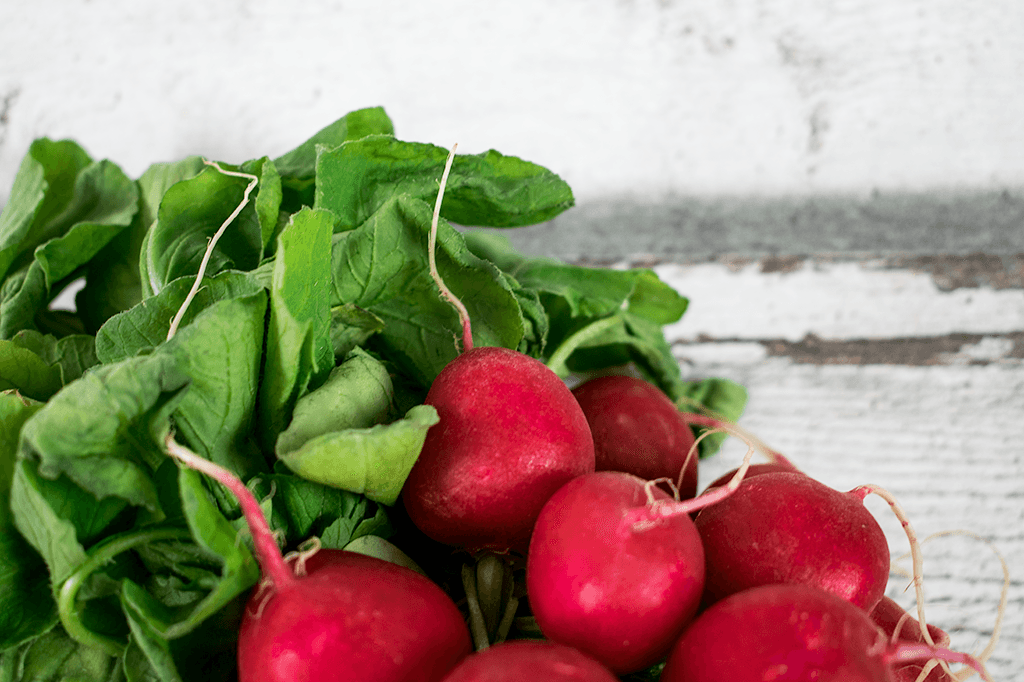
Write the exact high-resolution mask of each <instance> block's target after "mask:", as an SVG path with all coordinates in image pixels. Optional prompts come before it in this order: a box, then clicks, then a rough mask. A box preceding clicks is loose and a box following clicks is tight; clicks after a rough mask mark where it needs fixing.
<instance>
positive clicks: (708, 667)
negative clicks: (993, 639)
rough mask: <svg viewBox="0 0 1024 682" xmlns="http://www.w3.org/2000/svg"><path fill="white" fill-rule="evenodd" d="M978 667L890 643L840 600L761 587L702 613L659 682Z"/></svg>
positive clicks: (842, 679)
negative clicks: (913, 666)
mask: <svg viewBox="0 0 1024 682" xmlns="http://www.w3.org/2000/svg"><path fill="white" fill-rule="evenodd" d="M931 658H938V659H941V660H945V661H949V662H958V663H965V664H967V665H969V666H970V667H972V668H974V669H975V670H977V671H978V672H980V673H981V675H982V677H983V678H984V679H985V680H989V682H991V678H990V677H989V676H988V674H987V673H986V672H985V669H984V666H983V665H982V664H981V663H979V662H978V661H977V660H975V659H973V658H971V657H970V656H967V655H965V654H960V653H957V652H954V651H950V650H949V649H945V648H943V647H937V646H931V645H927V644H920V643H911V642H892V641H890V638H889V637H888V636H887V635H886V634H885V633H884V632H882V630H880V629H879V628H878V627H877V626H876V625H875V624H874V623H873V622H872V621H871V618H870V617H869V616H868V614H867V613H866V612H865V611H864V610H863V609H860V608H858V607H856V606H854V605H853V604H851V603H850V602H848V601H847V600H845V599H843V598H841V597H838V596H836V595H835V594H832V593H831V592H826V591H825V590H822V589H820V588H817V587H812V586H810V585H801V584H775V585H763V586H760V587H755V588H751V589H748V590H744V591H742V592H738V593H736V594H733V595H731V596H729V597H727V598H725V599H723V600H721V601H719V602H717V603H715V604H714V605H713V606H711V607H710V608H709V609H707V610H706V611H704V612H703V613H701V615H699V616H698V617H697V618H696V619H695V620H694V621H693V623H691V624H690V626H689V627H688V628H687V629H686V632H685V633H684V634H683V636H682V637H680V639H679V641H678V642H677V643H676V644H675V645H674V646H673V647H672V650H671V652H670V653H669V656H668V661H667V663H666V665H665V669H664V670H663V672H662V676H661V680H662V682H720V680H730V682H765V680H777V681H779V682H782V681H785V682H894V681H895V679H896V678H895V677H894V676H893V669H894V666H897V665H901V664H904V663H907V662H910V661H926V660H929V659H931Z"/></svg>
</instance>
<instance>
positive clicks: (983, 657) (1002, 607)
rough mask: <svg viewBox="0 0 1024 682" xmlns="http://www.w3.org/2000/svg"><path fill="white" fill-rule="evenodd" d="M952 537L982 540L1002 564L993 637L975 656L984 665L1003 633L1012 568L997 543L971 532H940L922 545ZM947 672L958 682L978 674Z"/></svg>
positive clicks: (898, 569)
mask: <svg viewBox="0 0 1024 682" xmlns="http://www.w3.org/2000/svg"><path fill="white" fill-rule="evenodd" d="M950 535H964V536H967V537H971V538H974V539H975V540H981V541H982V542H984V543H985V544H987V545H988V546H989V549H991V550H992V552H993V553H994V554H995V555H996V558H997V559H999V563H1000V565H1001V566H1002V569H1003V587H1002V591H1001V593H1000V596H999V609H998V610H997V612H996V622H995V624H994V625H993V626H992V636H991V637H989V640H988V643H987V644H986V645H985V648H984V649H982V651H981V653H980V654H977V655H976V656H974V658H975V659H977V660H978V661H979V662H980V663H982V664H984V663H985V662H986V661H987V660H988V659H989V657H990V656H991V655H992V652H993V651H994V650H995V648H996V644H997V643H998V642H999V635H1000V633H1001V632H1002V627H1003V616H1004V615H1005V614H1006V607H1007V605H1008V604H1009V599H1010V568H1009V566H1008V565H1007V563H1006V559H1005V558H1004V557H1003V555H1002V553H1001V552H1000V551H999V549H998V548H997V547H996V546H995V543H993V542H992V541H991V540H989V539H988V538H985V537H982V536H981V535H978V534H977V533H974V532H971V531H969V530H944V531H939V532H937V533H932V534H931V535H929V536H928V537H926V538H925V539H923V540H921V543H920V544H922V545H923V544H924V543H926V542H928V541H930V540H933V539H935V538H937V537H945V536H950ZM907 557H908V554H903V555H901V556H899V557H897V559H896V560H897V561H899V560H901V559H906V558H907ZM892 568H893V572H894V573H897V574H898V575H906V571H905V570H903V569H902V567H900V566H899V565H898V564H896V563H895V562H894V563H893V566H892ZM929 669H930V668H929ZM947 672H949V673H950V674H951V675H952V676H953V677H954V678H955V679H956V680H959V681H960V682H963V680H966V679H968V678H970V677H973V676H974V674H975V673H976V671H975V670H973V669H972V668H969V667H968V668H964V669H963V670H960V671H959V672H956V673H953V672H952V671H949V670H948V668H947ZM919 679H920V678H919Z"/></svg>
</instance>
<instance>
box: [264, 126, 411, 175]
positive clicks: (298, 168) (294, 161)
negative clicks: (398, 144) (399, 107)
mask: <svg viewBox="0 0 1024 682" xmlns="http://www.w3.org/2000/svg"><path fill="white" fill-rule="evenodd" d="M394 132H395V129H394V126H393V125H392V123H391V119H389V118H388V115H387V114H385V113H384V109H383V108H382V107H373V108H369V109H359V110H356V111H353V112H350V113H348V114H345V115H344V116H342V117H341V118H340V119H338V120H337V121H335V122H334V123H332V124H330V125H329V126H326V127H324V128H322V129H321V130H320V131H319V132H317V133H316V134H315V135H313V137H311V138H309V139H308V140H306V141H305V142H303V143H302V144H301V145H299V146H298V147H296V148H295V149H293V150H292V151H290V152H288V153H287V154H285V155H283V156H279V157H278V158H276V159H274V165H275V166H277V171H278V173H280V174H281V177H282V178H285V179H286V181H288V182H290V183H291V184H296V183H297V182H299V181H312V179H313V176H314V174H315V172H316V155H317V147H319V146H323V147H326V148H328V149H334V148H335V147H337V146H338V145H340V144H341V143H342V142H347V141H348V140H358V139H360V138H362V137H366V136H368V135H393V134H394Z"/></svg>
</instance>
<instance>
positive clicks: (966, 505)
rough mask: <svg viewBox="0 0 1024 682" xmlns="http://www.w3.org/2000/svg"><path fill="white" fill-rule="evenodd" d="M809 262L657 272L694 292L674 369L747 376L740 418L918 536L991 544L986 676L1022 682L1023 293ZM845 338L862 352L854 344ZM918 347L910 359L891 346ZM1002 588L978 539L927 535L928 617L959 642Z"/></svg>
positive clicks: (894, 529)
mask: <svg viewBox="0 0 1024 682" xmlns="http://www.w3.org/2000/svg"><path fill="white" fill-rule="evenodd" d="M813 260H814V259H811V260H808V261H803V260H801V261H800V262H798V263H792V264H791V266H790V267H788V268H782V269H778V268H775V267H773V266H772V265H771V262H770V261H766V260H761V261H756V260H755V261H746V262H744V263H742V264H740V265H737V264H736V263H732V264H729V263H697V264H693V263H691V264H662V265H659V266H657V267H656V270H657V271H658V273H659V274H660V275H661V276H662V277H663V278H664V279H665V280H666V281H668V282H670V283H672V284H673V285H675V286H677V288H679V289H680V290H681V291H683V292H685V293H687V294H688V295H691V296H692V298H693V303H692V307H691V309H690V310H689V311H688V312H687V314H686V315H685V316H684V318H683V322H682V323H680V324H679V325H675V326H673V327H672V328H670V330H669V332H670V337H671V339H672V341H673V342H674V345H673V350H674V352H675V354H676V355H677V357H678V358H679V360H680V363H681V365H682V367H683V368H684V372H685V373H686V374H687V375H689V376H692V377H703V376H724V377H728V378H731V379H733V380H735V381H738V382H740V383H742V384H743V385H745V386H746V387H747V389H748V391H749V393H750V402H749V404H748V408H747V410H746V413H745V414H744V416H743V418H742V419H741V424H743V425H744V426H745V427H747V428H749V429H750V430H752V431H753V432H755V433H757V434H758V435H759V436H761V437H762V438H764V439H765V440H766V441H767V442H768V443H769V444H771V445H772V446H774V447H776V448H778V449H779V450H780V451H782V452H783V453H785V454H786V455H787V456H789V457H791V458H792V459H793V460H794V462H795V463H797V464H798V466H800V467H801V468H803V469H804V470H805V471H807V473H809V474H810V475H812V476H815V477H816V478H818V479H820V480H822V481H823V482H825V483H827V484H829V485H831V486H833V487H835V488H837V489H839V490H848V489H851V488H853V487H855V486H857V485H860V484H864V483H873V484H877V485H880V486H882V487H884V488H886V489H887V490H889V491H890V492H892V493H893V494H894V495H895V496H896V498H897V499H898V500H899V501H900V503H901V504H902V506H903V507H904V508H905V510H906V512H907V514H908V515H909V517H910V519H911V522H912V523H913V525H914V527H915V529H916V530H917V532H918V534H919V535H920V536H921V537H926V536H928V535H930V534H932V533H936V532H940V531H947V530H954V529H960V530H966V531H970V532H972V533H976V534H979V535H980V536H982V537H983V538H985V539H986V540H988V541H989V542H991V543H993V544H994V546H995V547H996V548H998V550H999V551H1000V552H1001V553H1002V555H1003V556H1004V557H1005V558H1006V560H1007V562H1008V564H1009V566H1010V570H1011V571H1012V573H1013V582H1012V586H1011V591H1010V595H1009V605H1008V608H1007V612H1006V620H1005V622H1004V624H1003V629H1002V637H1001V640H1000V642H999V644H998V646H997V648H996V650H995V653H994V654H993V656H992V658H991V659H990V661H989V669H990V673H991V674H992V676H993V678H994V679H996V680H1004V681H1006V680H1021V679H1024V581H1022V579H1021V575H1022V570H1024V360H1022V359H1021V358H1020V357H1019V353H1017V349H1018V348H1019V346H1018V344H1019V341H1020V337H1021V332H1022V331H1024V290H1022V289H1021V288H1019V287H1017V286H1009V285H1008V286H1004V287H1002V288H996V287H994V286H956V285H953V286H943V287H941V288H940V286H939V284H937V283H936V282H937V280H936V278H935V277H934V276H933V274H931V273H928V272H920V271H918V272H914V271H912V270H904V269H894V268H892V267H889V266H885V265H884V264H880V263H879V262H877V261H868V262H863V263H858V262H850V261H845V262H841V263H832V262H827V261H828V259H818V260H817V261H816V262H812V261H813ZM766 266H767V267H766ZM1004 283H1005V282H1004ZM947 284H949V280H948V279H947ZM944 289H945V290H944ZM965 330H969V331H971V334H963V333H962V332H963V331H965ZM809 334H814V335H818V336H816V337H811V338H817V339H818V343H819V349H818V350H819V351H821V352H819V353H818V354H813V353H808V352H807V338H808V335H809ZM972 334H973V335H972ZM894 337H903V339H904V340H903V341H900V342H896V343H894V342H893V341H892V339H893V338H894ZM855 340H856V343H855V345H857V347H858V348H859V349H860V353H859V354H854V353H851V351H850V347H851V344H852V343H854V342H855ZM915 344H917V345H918V346H919V347H918V351H919V352H917V353H908V352H904V351H900V352H893V349H894V348H901V347H906V346H914V345H915ZM1015 355H1017V356H1016V357H1015ZM743 452H744V448H743V447H742V446H741V445H740V444H738V443H736V442H731V443H729V444H728V445H727V447H726V448H724V449H723V451H722V452H721V453H719V454H718V455H717V456H715V457H713V458H711V459H709V460H705V461H704V462H703V463H702V465H703V467H702V470H701V480H702V481H703V482H708V481H710V480H712V479H713V478H715V477H717V476H718V475H720V474H721V473H724V472H725V471H726V470H728V469H730V468H733V467H734V466H736V465H737V464H738V462H739V461H740V459H741V458H742V455H743ZM868 507H869V508H870V509H871V510H872V512H873V513H874V514H875V516H876V518H878V519H879V521H880V523H881V524H882V526H883V528H884V529H885V531H886V535H887V537H888V538H889V541H890V550H891V552H892V553H893V556H894V557H897V556H898V555H900V554H902V553H903V552H905V551H906V548H907V546H908V545H907V540H906V537H905V535H904V534H903V532H902V530H901V527H900V525H899V524H898V523H897V522H896V521H895V519H894V517H893V515H892V514H891V512H890V511H889V509H888V506H887V505H886V504H885V503H884V502H882V501H881V500H880V499H879V498H874V497H870V498H869V499H868ZM903 564H904V565H905V566H909V563H908V562H906V561H904V562H903ZM907 584H908V583H907V581H906V580H905V579H904V578H903V577H901V576H900V575H899V574H898V573H894V574H893V575H892V578H891V580H890V585H889V589H888V594H889V595H890V596H891V597H893V598H894V599H896V600H897V601H899V602H900V603H902V604H903V605H904V606H907V607H909V606H910V605H911V604H913V595H912V594H911V593H909V592H906V593H905V592H904V588H905V586H906V585H907ZM1001 584H1002V571H1001V568H1000V564H999V562H998V560H997V559H996V556H995V554H993V553H992V552H991V550H990V549H989V548H988V546H986V544H984V542H982V541H980V540H977V539H975V538H972V537H966V536H957V537H944V538H938V539H935V540H933V541H931V542H929V543H927V544H926V546H925V589H926V607H927V616H928V620H929V622H932V623H935V624H937V625H939V626H940V627H943V628H944V629H946V630H948V631H949V632H950V634H951V635H952V639H953V645H954V648H956V649H958V650H965V651H974V652H977V651H979V650H980V649H982V648H983V647H984V646H985V644H986V642H987V639H988V637H989V636H990V634H991V631H992V627H993V623H994V618H995V612H996V607H997V604H998V600H999V595H1000V589H1001Z"/></svg>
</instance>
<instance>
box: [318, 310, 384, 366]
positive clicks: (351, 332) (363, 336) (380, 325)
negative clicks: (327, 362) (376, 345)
mask: <svg viewBox="0 0 1024 682" xmlns="http://www.w3.org/2000/svg"><path fill="white" fill-rule="evenodd" d="M382 331H384V320H382V319H380V318H379V317H377V316H376V315H374V314H373V313H371V312H370V311H369V310H363V309H362V308H360V307H359V306H356V305H353V304H351V303H344V304H342V305H336V306H334V307H333V308H331V347H332V348H333V349H334V359H335V361H338V360H340V359H342V358H344V357H345V356H346V355H348V354H349V353H350V352H352V351H353V350H354V349H355V348H356V347H357V346H362V345H363V344H365V343H366V342H367V340H369V338H370V337H371V336H373V335H374V334H379V333H380V332H382Z"/></svg>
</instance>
